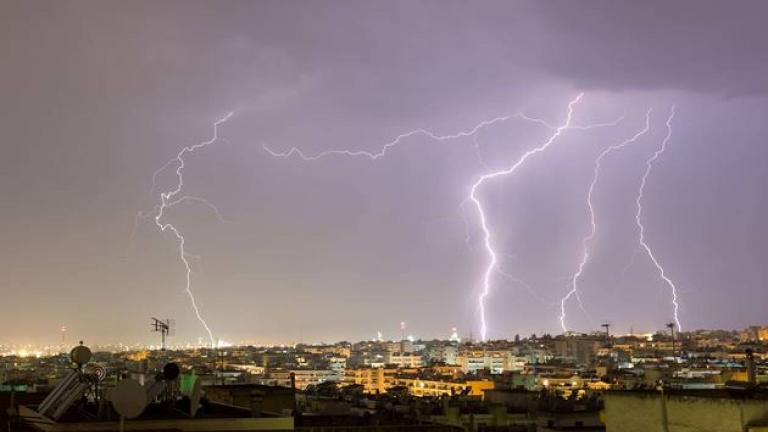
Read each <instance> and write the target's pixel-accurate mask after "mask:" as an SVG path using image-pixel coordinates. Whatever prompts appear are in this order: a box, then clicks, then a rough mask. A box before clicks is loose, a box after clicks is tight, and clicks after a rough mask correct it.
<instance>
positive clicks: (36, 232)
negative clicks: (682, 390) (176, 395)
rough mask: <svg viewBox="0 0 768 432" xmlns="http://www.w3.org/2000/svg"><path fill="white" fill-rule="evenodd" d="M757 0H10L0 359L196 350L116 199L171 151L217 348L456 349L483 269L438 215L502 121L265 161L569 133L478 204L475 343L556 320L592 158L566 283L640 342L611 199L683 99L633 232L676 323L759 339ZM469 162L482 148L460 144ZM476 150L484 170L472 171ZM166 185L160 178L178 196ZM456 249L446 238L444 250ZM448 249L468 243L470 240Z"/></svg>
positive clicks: (595, 312) (419, 141)
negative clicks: (71, 350) (751, 328)
mask: <svg viewBox="0 0 768 432" xmlns="http://www.w3.org/2000/svg"><path fill="white" fill-rule="evenodd" d="M766 16H768V4H766V3H765V2H762V1H731V2H723V1H717V2H715V1H674V2H669V1H644V2H617V1H607V0H606V1H581V2H567V1H549V2H521V1H515V2H508V1H503V2H472V3H469V2H455V1H439V2H426V1H422V2H415V1H388V2H378V3H374V2H351V1H349V2H342V1H325V2H321V1H311V2H283V1H274V2H269V1H260V2H235V1H219V2H215V3H214V2H196V1H161V2H157V1H135V2H111V1H88V2H85V1H68V2H39V1H28V0H24V1H16V0H14V1H5V2H3V3H2V4H1V5H0V59H3V61H2V63H1V66H0V108H1V109H2V112H1V115H0V131H1V132H0V133H2V135H0V136H1V137H2V138H1V139H0V142H1V143H2V150H3V151H2V157H0V199H1V200H2V201H1V203H0V245H2V246H1V247H0V343H3V342H55V341H57V338H58V329H59V327H60V326H61V325H66V326H67V327H68V328H69V334H70V337H71V339H72V340H76V339H85V340H87V341H93V342H115V341H123V342H134V341H153V340H154V339H155V335H152V334H151V333H149V326H148V324H149V317H150V316H153V315H154V316H162V317H172V318H175V319H176V322H177V325H178V331H177V336H176V340H177V341H178V342H183V341H197V339H198V337H205V332H204V330H203V329H202V327H201V326H200V325H199V323H198V322H197V320H196V319H195V316H194V314H193V312H192V309H191V307H190V303H189V300H188V298H187V296H186V294H185V292H184V268H183V266H182V264H181V263H180V262H179V260H178V256H177V254H176V246H177V244H176V242H175V240H174V238H173V237H172V235H171V234H168V233H165V234H161V233H160V232H158V230H157V228H156V227H155V226H154V225H153V224H152V222H151V221H148V222H146V223H144V224H142V225H140V226H139V227H138V229H137V231H136V235H135V237H134V238H133V239H131V231H132V229H133V225H134V217H135V215H136V212H137V211H138V210H142V209H143V210H149V209H151V208H152V207H153V206H154V205H156V204H157V203H158V200H159V197H158V196H157V190H155V191H154V194H150V189H151V178H152V173H153V172H154V171H155V170H157V169H158V168H159V167H161V166H162V165H163V164H164V163H165V162H166V161H168V160H169V159H171V158H173V157H174V156H175V155H176V153H177V152H178V151H179V149H181V148H182V147H183V146H185V145H191V144H195V143H198V142H200V141H203V140H206V139H208V138H209V137H210V135H211V133H212V128H211V125H212V123H213V122H214V121H215V120H216V119H217V118H219V117H221V116H223V115H224V114H226V113H227V112H229V111H231V110H234V111H235V115H234V117H233V118H232V119H231V120H230V121H229V122H228V123H226V124H225V125H223V126H222V127H221V129H220V135H221V136H222V137H223V138H225V140H222V141H219V142H216V143H215V145H212V146H210V147H207V148H205V149H203V150H201V151H199V152H197V153H195V154H193V155H190V156H188V157H187V165H186V168H185V180H186V188H185V190H186V193H188V194H190V195H195V196H200V197H204V198H206V199H208V200H210V201H211V202H214V203H216V205H217V206H218V207H219V209H220V210H221V212H222V214H223V216H224V217H225V218H226V219H227V221H226V222H224V223H221V222H219V221H218V220H217V219H216V218H215V217H214V215H212V214H211V212H210V211H209V210H208V209H207V208H206V207H204V206H202V205H198V204H194V203H189V204H182V205H180V206H178V207H175V208H174V209H172V210H171V211H169V213H168V217H169V219H168V220H169V221H173V222H174V223H175V224H176V225H177V226H178V227H179V228H180V229H181V230H182V231H183V232H184V233H185V235H186V238H187V247H188V251H189V252H190V253H192V254H197V255H199V256H200V258H199V259H198V258H192V259H191V263H192V265H193V267H194V270H195V271H194V273H193V276H192V277H193V284H192V289H193V290H194V292H195V293H196V295H197V297H198V299H199V302H200V306H201V309H202V313H203V315H204V316H205V317H206V319H207V321H208V323H209V324H210V326H211V327H212V329H213V331H214V333H215V334H216V335H217V336H218V337H221V338H222V339H224V340H227V341H241V340H248V341H255V342H264V343H271V342H296V341H299V340H307V341H321V340H325V341H332V340H339V339H361V338H372V337H374V336H375V335H376V331H377V330H381V331H382V332H383V333H384V335H385V337H395V336H397V335H398V333H399V330H398V325H399V322H400V321H403V320H404V321H406V322H407V323H408V328H409V333H412V334H414V335H415V336H422V337H447V336H448V335H449V334H450V330H451V327H457V328H458V329H459V333H460V334H461V335H463V336H466V335H468V334H469V333H470V332H473V333H474V335H475V336H477V335H478V332H479V325H478V307H477V295H478V293H479V290H480V283H479V282H480V279H481V276H482V271H483V266H484V265H485V263H486V260H487V255H486V254H484V252H483V249H482V243H481V242H482V237H481V234H482V233H481V231H480V229H479V225H478V220H477V214H476V212H474V211H473V208H472V207H471V206H469V205H464V206H462V202H463V201H464V200H465V199H466V197H467V195H468V193H469V188H470V186H471V185H472V183H473V182H474V181H476V180H477V178H478V176H480V175H482V174H484V173H486V172H488V171H489V170H494V169H501V168H505V167H508V166H509V165H511V164H512V163H514V162H515V161H516V160H517V159H518V158H519V157H520V156H521V155H522V154H523V153H524V152H526V151H528V150H530V149H532V148H534V147H536V146H538V145H540V144H541V143H542V142H543V141H545V140H546V138H547V136H548V135H549V134H550V133H551V131H549V130H547V129H546V128H544V127H541V126H540V125H536V124H531V123H528V122H525V121H521V120H510V121H507V122H502V123H498V124H496V125H494V126H491V127H488V128H485V129H483V130H482V131H480V132H479V133H478V134H476V135H475V136H474V137H470V138H463V139H457V140H453V141H443V142H436V141H434V140H430V139H428V138H425V137H423V136H421V137H413V138H411V139H408V140H405V141H403V142H402V143H401V144H400V145H399V146H397V147H395V148H393V149H391V150H390V152H388V153H387V155H386V156H385V157H383V158H380V159H378V160H376V161H371V160H369V159H365V158H350V157H343V156H331V157H327V158H324V159H321V160H318V161H314V162H306V161H302V160H301V159H299V158H289V159H281V158H274V157H272V156H270V155H269V154H268V153H266V152H265V151H264V150H263V148H262V146H263V145H265V144H266V145H268V146H269V147H270V148H272V149H274V150H278V151H287V150H289V149H290V148H291V147H297V148H299V149H301V150H302V151H304V152H306V153H307V154H314V153H318V152H322V151H324V150H330V149H354V150H368V151H377V150H379V149H380V148H381V146H382V145H384V144H385V143H386V142H388V141H391V140H392V139H393V138H395V137H396V136H397V135H399V134H401V133H404V132H408V131H411V130H413V129H417V128H427V129H429V130H431V131H434V132H436V133H439V134H452V133H456V132H459V131H462V130H467V129H471V128H472V127H473V126H475V125H476V124H478V123H479V122H481V121H483V120H488V119H491V118H494V117H498V116H503V115H510V114H514V113H516V112H520V111H522V112H524V113H526V114H528V115H530V116H534V117H538V118H542V119H545V120H546V121H548V122H550V123H552V124H561V123H562V122H563V121H564V120H565V114H566V106H567V103H568V101H570V100H571V99H573V97H574V96H575V95H576V94H578V93H579V92H582V91H583V92H584V93H585V96H584V98H583V100H582V102H581V104H579V105H577V106H576V108H575V112H574V120H575V122H576V123H578V124H586V123H590V122H606V121H612V120H614V119H616V118H617V117H619V116H621V115H624V116H625V117H624V120H623V121H622V122H621V123H620V124H619V125H618V126H616V127H612V128H601V129H595V130H588V131H585V130H570V131H567V132H566V133H565V134H564V135H563V136H562V139H559V140H558V141H557V142H556V144H555V145H553V146H552V147H551V148H550V149H548V150H547V151H546V152H545V153H542V154H540V155H537V156H536V157H533V158H531V159H530V160H529V163H527V164H526V165H525V166H524V167H523V168H522V169H520V170H519V171H518V172H516V173H515V175H514V176H510V177H506V178H504V179H500V180H498V181H494V182H493V183H490V184H489V185H488V186H486V187H484V188H483V192H482V194H481V196H482V198H483V201H484V203H485V205H486V210H487V212H488V221H489V225H490V226H491V228H492V230H493V233H494V241H495V244H496V247H497V249H498V251H499V253H500V267H501V268H502V269H503V270H504V271H505V272H507V273H510V274H512V275H514V276H516V277H519V278H521V279H523V280H525V281H526V282H527V283H528V285H529V286H530V288H531V289H532V290H533V291H535V295H533V294H531V293H530V292H529V291H527V290H526V289H524V288H523V287H521V286H520V284H519V283H515V282H514V281H512V280H511V279H509V278H506V277H504V276H502V275H496V276H495V277H494V279H493V285H494V286H493V291H492V293H491V295H490V297H489V299H488V305H489V307H488V319H489V326H490V331H489V336H490V337H511V336H513V335H514V334H515V333H520V334H523V335H528V334H530V333H532V332H535V333H542V332H558V331H559V329H560V326H559V321H558V316H559V299H560V298H561V297H562V296H563V295H564V294H565V293H566V292H567V290H568V288H569V282H568V280H569V278H570V276H571V275H572V274H573V272H574V271H575V270H576V267H577V265H578V261H579V259H580V254H581V239H582V237H583V236H584V235H586V234H587V233H588V231H589V219H588V216H589V215H588V213H587V208H586V192H587V188H588V186H589V183H590V180H591V175H592V167H593V164H594V161H595V158H596V157H597V155H598V154H599V152H600V151H602V150H603V149H605V148H606V147H607V146H610V145H612V144H616V143H618V142H620V141H621V140H623V139H625V138H627V137H629V136H631V135H632V134H634V133H635V132H637V131H638V130H639V129H641V128H642V126H643V124H644V114H645V111H646V110H647V109H648V108H649V107H653V108H654V109H655V111H654V114H653V117H652V124H651V130H650V132H649V133H648V134H647V135H646V136H644V137H643V138H642V139H641V140H640V141H638V142H637V143H636V145H633V146H631V147H628V148H626V149H624V150H622V151H621V152H618V153H615V154H612V155H611V156H609V157H608V158H606V159H605V162H604V170H603V172H602V173H601V178H600V183H598V185H597V188H596V191H595V208H596V212H597V214H596V217H597V223H598V231H597V234H596V237H595V241H594V243H593V254H592V260H591V261H590V263H589V264H588V265H587V267H586V269H585V273H584V276H583V279H582V281H581V290H582V299H583V302H584V306H585V309H586V310H587V312H588V313H589V316H590V317H591V318H590V317H588V316H587V315H586V314H584V313H583V312H582V311H581V310H580V309H579V307H578V305H577V304H576V303H575V302H570V303H569V304H568V309H567V311H568V317H569V319H568V321H569V323H570V327H571V328H573V329H574V330H582V331H587V330H590V329H595V328H597V327H598V326H599V324H600V323H601V322H603V321H609V322H611V323H612V324H613V327H614V328H615V329H616V331H628V330H629V329H630V328H634V329H635V330H636V331H651V330H655V329H657V328H661V327H663V325H664V324H665V323H666V322H668V321H669V320H670V319H671V307H670V302H669V289H668V288H667V287H666V286H665V285H664V284H663V282H662V281H661V280H660V279H659V277H658V273H657V272H656V271H655V269H654V267H653V266H652V264H651V262H650V261H649V260H648V259H647V257H645V256H644V255H642V254H638V255H637V257H636V259H635V261H634V264H633V265H632V267H630V268H629V270H627V271H623V270H622V269H623V268H624V267H625V266H627V265H628V264H629V262H630V261H631V258H632V255H633V253H634V251H635V250H636V249H637V235H638V233H637V229H636V227H635V225H634V219H633V218H634V212H635V207H634V200H635V195H636V192H637V188H638V185H639V180H640V176H641V175H642V171H643V169H644V163H645V160H646V159H647V158H648V157H649V156H650V155H651V154H652V153H653V152H654V151H655V150H656V149H657V148H658V145H659V144H660V142H661V140H662V138H663V136H664V133H665V129H664V120H665V119H666V115H667V113H668V112H669V109H670V107H671V105H672V104H676V106H677V116H676V117H675V120H674V123H673V135H672V139H671V141H670V142H669V148H668V150H667V152H666V153H664V155H663V156H662V158H661V159H660V160H659V161H658V163H657V165H656V166H655V168H654V171H653V173H652V174H651V176H650V178H649V180H648V185H647V188H646V197H645V201H644V203H645V213H644V221H645V226H646V236H647V240H648V243H649V244H650V245H651V246H652V247H653V249H654V251H655V252H656V255H657V257H658V258H659V260H660V262H661V263H662V264H663V265H664V267H665V269H666V270H667V273H668V275H669V276H670V277H671V278H672V280H674V281H675V283H676V284H677V285H678V287H679V290H680V298H681V300H680V301H681V310H680V318H681V320H682V322H683V327H684V329H696V328H714V327H723V328H735V327H742V326H746V325H749V324H768V323H766V322H765V305H766V304H767V303H768V270H766V265H765V263H766V262H767V261H768V260H767V258H768V253H767V252H766V244H768V229H767V228H766V226H765V223H766V220H768V191H766V187H768V145H767V143H766V142H765V137H766V136H768V122H766V117H767V116H768V78H766V77H768V50H766V49H765V41H766V40H768V27H766V26H765V25H764V18H765V17H766ZM476 147H477V149H476ZM480 160H482V161H484V163H485V166H484V165H483V163H481V162H480ZM172 174H173V172H172V170H168V171H166V172H165V173H164V175H161V176H160V177H159V184H160V185H161V189H166V190H167V189H170V188H172V187H173V185H174V180H175V179H174V177H173V175H172ZM467 237H468V238H469V240H468V242H467ZM467 243H468V244H467Z"/></svg>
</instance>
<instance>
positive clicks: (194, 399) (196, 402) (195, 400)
mask: <svg viewBox="0 0 768 432" xmlns="http://www.w3.org/2000/svg"><path fill="white" fill-rule="evenodd" d="M202 393H203V386H202V384H201V382H200V380H199V379H196V380H195V384H194V385H193V387H192V395H191V396H190V397H189V416H190V417H194V416H195V414H197V410H199V409H200V397H201V396H202Z"/></svg>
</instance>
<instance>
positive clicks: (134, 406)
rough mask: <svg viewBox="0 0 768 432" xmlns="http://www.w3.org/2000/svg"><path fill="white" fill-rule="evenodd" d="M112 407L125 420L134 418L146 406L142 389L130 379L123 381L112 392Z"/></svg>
mask: <svg viewBox="0 0 768 432" xmlns="http://www.w3.org/2000/svg"><path fill="white" fill-rule="evenodd" d="M111 399H112V407H113V408H115V411H117V413H118V414H120V415H121V416H123V417H125V418H134V417H136V416H138V415H139V414H141V413H142V412H143V411H144V408H145V407H146V406H147V394H146V392H145V391H144V387H142V385H141V384H139V383H138V382H137V381H134V380H132V379H124V380H122V381H120V382H119V383H117V385H116V386H115V388H114V389H113V390H112V397H111Z"/></svg>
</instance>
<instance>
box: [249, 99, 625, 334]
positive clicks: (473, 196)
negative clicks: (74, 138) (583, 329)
mask: <svg viewBox="0 0 768 432" xmlns="http://www.w3.org/2000/svg"><path fill="white" fill-rule="evenodd" d="M583 96H584V94H583V93H580V94H579V95H578V96H577V97H576V98H575V99H574V100H572V101H571V102H570V103H569V104H568V118H567V121H566V123H565V124H564V125H562V126H553V125H552V124H550V123H548V122H546V121H545V120H541V119H538V118H534V117H530V116H527V115H525V114H523V113H516V114H513V115H507V116H501V117H496V118H493V119H490V120H485V121H482V122H480V123H478V124H477V125H475V126H474V127H472V128H471V129H468V130H464V131H460V132H458V133H455V134H448V135H438V134H436V133H434V132H431V131H429V130H427V129H423V128H421V129H415V130H412V131H410V132H406V133H403V134H400V135H398V136H397V137H395V139H393V140H392V141H389V142H387V143H385V144H384V145H383V146H382V147H381V148H380V149H379V150H378V151H376V152H372V151H365V150H326V151H323V152H320V153H317V154H315V155H307V154H305V153H304V152H303V151H302V150H300V149H298V148H296V147H292V148H291V149H290V150H288V151H286V152H278V151H274V150H272V149H270V148H269V147H267V146H266V145H263V148H264V150H265V151H266V152H267V153H269V154H270V155H271V156H273V157H279V158H289V157H292V156H297V157H299V158H300V159H302V160H304V161H316V160H318V159H322V158H324V157H328V156H347V157H364V158H368V159H371V160H377V159H379V158H381V157H383V156H385V155H386V154H387V153H388V152H389V150H391V149H392V148H393V147H395V146H397V145H399V144H401V143H402V142H404V141H405V140H406V139H407V138H410V137H414V136H419V135H421V136H426V137H428V138H431V139H433V140H435V141H447V140H454V139H458V138H465V137H471V136H474V135H475V134H476V133H477V132H479V131H480V130H481V129H483V128H486V127H489V126H492V125H494V124H497V123H501V122H505V121H508V120H512V119H519V120H523V121H527V122H531V123H536V124H539V125H542V126H544V127H546V128H547V129H550V130H553V131H554V133H553V134H552V136H551V137H550V138H549V139H548V140H547V142H546V143H544V144H543V145H541V146H540V147H537V148H536V149H534V150H531V151H529V152H528V153H526V154H524V155H523V156H522V157H521V158H520V160H518V162H517V163H516V164H514V165H513V166H512V167H510V168H509V169H506V170H499V171H493V172H490V173H488V174H484V175H482V176H481V177H480V178H479V180H477V182H475V183H474V184H473V186H472V188H471V193H470V195H469V197H467V198H466V199H465V202H468V201H470V200H471V201H472V202H473V203H474V205H475V207H476V208H477V211H478V213H479V215H480V225H481V228H482V231H483V238H484V245H485V249H486V251H487V252H488V254H489V256H490V257H491V260H490V262H489V264H488V267H487V268H486V271H485V273H484V276H483V290H482V293H481V294H480V298H479V303H480V321H481V334H482V339H483V340H485V339H486V335H487V325H486V319H485V298H486V297H487V296H488V294H489V292H490V279H491V274H492V273H493V272H494V270H497V271H498V269H497V264H498V258H497V256H496V252H495V251H494V249H493V246H492V242H491V232H490V229H489V228H488V224H487V220H486V217H485V212H484V210H483V207H482V204H481V202H480V200H479V198H478V197H477V192H478V190H479V188H480V186H482V185H483V184H484V183H485V182H486V181H488V180H491V179H494V178H496V177H501V176H505V175H508V174H511V173H513V172H514V171H516V170H517V168H518V167H519V166H521V165H522V164H524V163H525V161H526V160H527V159H528V158H529V157H530V156H532V155H534V154H536V153H539V152H541V151H544V150H545V149H546V148H547V147H549V146H550V145H551V144H552V143H553V142H554V141H555V140H556V139H557V137H558V136H560V135H561V134H562V132H563V131H564V130H566V129H578V130H589V129H594V128H600V127H606V126H615V125H617V124H618V123H619V122H620V121H621V120H622V119H623V118H624V116H620V117H619V118H618V119H616V120H614V121H611V122H606V123H596V124H588V125H574V124H572V114H573V106H574V105H575V104H577V103H578V102H579V101H580V100H581V98H582V97H583ZM473 145H474V150H475V153H476V156H478V155H477V149H478V147H479V143H478V142H477V141H475V142H474V144H473ZM479 160H480V163H481V165H484V163H483V162H482V159H479ZM469 240H470V237H469V234H468V233H467V237H466V242H467V244H468V245H469ZM502 274H503V275H504V276H506V277H509V278H512V279H513V280H516V281H519V279H517V278H514V277H513V276H511V275H509V274H507V273H502ZM531 291H532V290H531Z"/></svg>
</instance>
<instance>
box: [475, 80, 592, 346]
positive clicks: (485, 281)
mask: <svg viewBox="0 0 768 432" xmlns="http://www.w3.org/2000/svg"><path fill="white" fill-rule="evenodd" d="M582 97H584V93H579V95H578V96H576V98H575V99H573V100H572V101H571V102H569V103H568V115H567V117H566V120H565V123H564V124H563V125H561V126H558V127H557V128H556V129H555V132H554V133H553V134H552V135H551V136H550V137H549V139H547V140H546V141H545V142H544V144H541V145H540V146H538V147H536V148H534V149H532V150H529V151H527V152H525V153H524V154H523V155H522V156H521V157H520V159H518V160H517V162H515V163H514V164H513V165H512V166H510V167H509V168H507V169H503V170H498V171H494V172H491V173H488V174H483V175H482V176H480V178H479V179H478V180H477V181H476V182H475V183H474V184H473V185H472V188H471V189H470V193H469V199H470V200H471V201H472V202H473V203H474V204H475V207H476V208H477V213H478V215H479V216H480V228H481V230H482V232H483V244H484V245H485V250H486V252H487V253H488V256H489V257H490V259H489V261H488V265H487V266H486V268H485V272H484V273H483V278H482V290H481V292H480V296H479V297H478V303H479V305H480V338H481V339H482V340H487V336H488V323H487V321H486V313H485V299H486V298H487V297H488V295H489V294H490V292H491V275H492V274H493V273H494V271H495V270H496V266H497V264H498V257H497V255H496V251H495V249H494V248H493V242H492V240H491V230H490V228H489V227H488V218H487V217H486V215H485V210H484V209H483V204H482V203H481V202H480V199H479V198H478V197H477V193H478V190H479V189H480V187H481V186H483V185H484V184H485V183H486V182H487V181H489V180H494V179H496V178H499V177H504V176H507V175H510V174H512V173H514V172H515V171H517V169H518V168H519V167H521V166H522V165H523V164H525V162H526V161H527V160H528V158H530V157H531V156H533V155H535V154H537V153H541V152H543V151H544V150H546V149H547V148H548V147H549V146H550V145H552V143H553V142H555V140H556V139H557V138H558V137H559V136H560V135H561V134H562V133H563V131H565V130H566V129H568V128H569V127H570V126H571V121H572V120H573V107H574V105H576V104H577V103H578V102H579V101H580V100H581V98H582Z"/></svg>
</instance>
